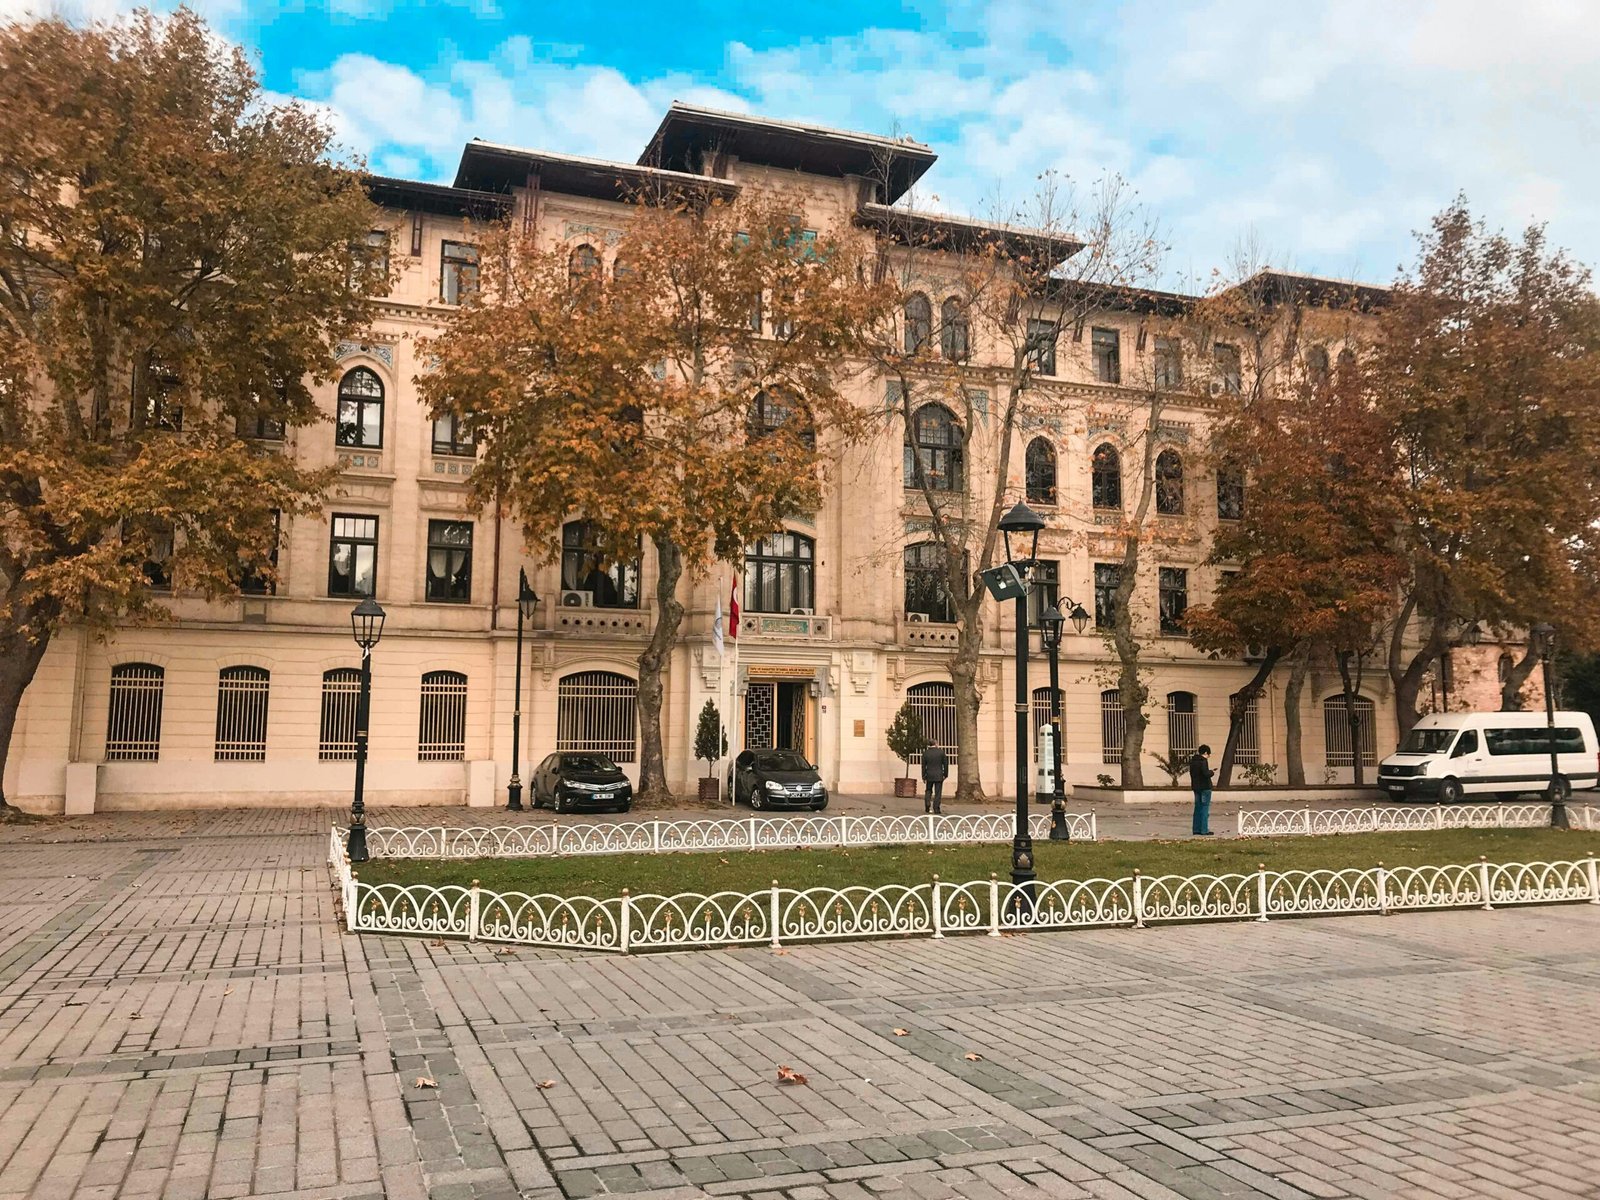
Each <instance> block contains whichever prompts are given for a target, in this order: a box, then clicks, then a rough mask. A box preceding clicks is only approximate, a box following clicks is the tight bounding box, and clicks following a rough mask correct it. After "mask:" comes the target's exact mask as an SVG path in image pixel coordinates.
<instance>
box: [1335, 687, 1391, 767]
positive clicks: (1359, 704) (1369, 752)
mask: <svg viewBox="0 0 1600 1200" xmlns="http://www.w3.org/2000/svg"><path fill="white" fill-rule="evenodd" d="M1355 707H1356V724H1357V726H1358V729H1357V732H1356V736H1357V737H1358V738H1359V739H1360V740H1361V765H1362V766H1364V767H1374V766H1377V765H1378V751H1377V745H1378V726H1377V716H1376V708H1375V706H1374V705H1373V703H1372V701H1371V700H1369V699H1367V698H1366V697H1365V696H1357V697H1356V705H1355ZM1322 738H1323V762H1324V763H1325V765H1327V766H1330V767H1353V766H1355V763H1356V755H1355V750H1354V749H1353V748H1352V747H1351V745H1350V717H1349V713H1348V711H1347V710H1346V709H1345V706H1344V697H1343V696H1342V695H1339V696H1329V697H1328V698H1327V699H1326V700H1324V701H1323V702H1322Z"/></svg>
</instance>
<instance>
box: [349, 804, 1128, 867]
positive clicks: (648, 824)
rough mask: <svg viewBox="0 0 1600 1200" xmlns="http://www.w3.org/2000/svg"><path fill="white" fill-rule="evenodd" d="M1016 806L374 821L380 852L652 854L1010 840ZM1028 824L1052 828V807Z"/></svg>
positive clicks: (1089, 835) (1045, 831)
mask: <svg viewBox="0 0 1600 1200" xmlns="http://www.w3.org/2000/svg"><path fill="white" fill-rule="evenodd" d="M1013 820H1014V818H1013V817H1012V815H1011V814H1009V813H963V814H949V815H943V816H932V815H931V814H930V815H920V814H919V815H915V816H911V815H906V816H891V817H750V818H748V819H745V820H709V821H596V822H594V823H592V824H591V823H587V822H576V821H574V822H564V823H552V824H542V825H496V826H490V827H488V828H479V829H450V828H446V827H444V826H434V827H429V828H420V827H412V828H369V829H368V830H367V848H368V850H369V852H370V853H371V854H372V856H373V857H374V858H530V857H539V856H545V855H555V854H648V853H652V852H656V851H669V850H672V851H675V850H785V849H796V848H799V847H819V846H897V845H930V846H933V845H939V846H943V845H966V844H971V843H977V842H1009V841H1010V840H1011V834H1012V829H1013ZM1029 826H1030V828H1031V830H1032V833H1033V836H1034V837H1036V838H1044V837H1047V836H1048V835H1049V833H1050V818H1049V816H1048V815H1035V816H1033V817H1032V818H1031V820H1030V822H1029ZM1067 829H1068V832H1069V833H1070V834H1071V836H1072V840H1073V841H1078V842H1092V841H1094V840H1095V838H1096V835H1097V834H1098V832H1099V826H1098V824H1097V822H1096V821H1095V818H1094V814H1093V813H1068V814H1067Z"/></svg>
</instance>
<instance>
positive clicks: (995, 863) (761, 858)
mask: <svg viewBox="0 0 1600 1200" xmlns="http://www.w3.org/2000/svg"><path fill="white" fill-rule="evenodd" d="M1035 849H1036V853H1037V855H1038V871H1039V877H1040V878H1041V879H1045V880H1056V879H1091V878H1095V877H1098V876H1109V877H1112V878H1116V877H1118V876H1122V875H1128V874H1131V873H1132V872H1133V870H1134V869H1135V868H1137V869H1139V870H1141V871H1143V872H1144V873H1145V874H1146V875H1163V874H1176V875H1201V874H1226V873H1233V872H1244V871H1253V870H1255V869H1256V864H1257V863H1265V864H1266V865H1267V867H1268V869H1269V870H1279V871H1285V870H1314V869H1318V868H1338V867H1371V866H1374V865H1376V864H1377V863H1379V862H1382V863H1384V864H1385V865H1387V866H1405V865H1415V866H1423V865H1433V866H1443V865H1446V864H1451V863H1464V862H1476V861H1477V859H1478V857H1479V856H1480V855H1482V856H1484V857H1486V858H1488V859H1489V860H1490V861H1493V862H1536V861H1552V860H1563V861H1565V860H1572V859H1580V858H1587V857H1589V856H1590V855H1592V854H1600V834H1597V833H1588V832H1576V831H1566V830H1557V829H1507V830H1472V829H1446V830H1438V831H1432V830H1430V831H1426V832H1416V833H1356V834H1337V835H1331V836H1325V837H1281V838H1256V839H1251V840H1236V839H1228V840H1226V841H1222V840H1209V839H1208V840H1201V839H1194V840H1187V839H1186V840H1183V841H1157V842H1074V843H1071V844H1069V845H1063V844H1061V843H1055V842H1047V841H1042V840H1041V841H1039V842H1036V843H1035ZM990 872H996V873H998V874H999V875H1000V877H1001V879H1002V880H1004V879H1007V878H1009V872H1010V847H1009V846H1008V845H1001V844H993V845H983V846H941V847H937V848H929V847H926V846H894V847H882V848H875V849H850V850H762V851H743V850H730V851H723V852H721V853H710V854H699V853H696V854H682V853H668V854H605V855H588V856H582V857H572V858H543V859H537V858H478V859H457V860H453V861H443V862H442V861H436V860H427V859H387V860H384V859H374V860H372V861H371V862H369V863H366V864H364V865H363V866H362V867H360V868H359V870H358V876H359V878H360V879H361V881H362V882H364V883H428V884H459V885H462V886H466V885H468V884H470V883H471V882H472V881H473V880H474V879H476V880H478V881H479V884H480V885H481V886H482V887H484V888H488V889H490V890H492V891H499V892H512V891H515V892H529V893H540V892H544V893H554V894H558V895H574V896H592V897H595V898H596V899H604V898H607V897H611V896H616V895H618V894H619V893H620V892H621V891H622V889H623V888H625V887H626V888H630V889H631V890H632V892H633V894H634V895H640V894H644V893H650V892H654V893H659V894H665V895H671V894H673V893H677V892H714V891H737V892H748V891H754V890H756V889H759V888H764V887H768V886H770V885H771V883H772V881H773V880H774V879H776V880H778V882H779V883H780V884H781V885H783V886H784V887H789V888H807V887H847V886H851V885H862V884H865V885H869V886H876V885H879V884H885V883H905V884H915V883H926V882H927V881H928V879H929V878H930V877H931V876H932V875H934V874H938V875H939V877H940V878H941V879H944V880H947V881H949V882H967V881H969V880H973V879H987V878H988V876H989V874H990Z"/></svg>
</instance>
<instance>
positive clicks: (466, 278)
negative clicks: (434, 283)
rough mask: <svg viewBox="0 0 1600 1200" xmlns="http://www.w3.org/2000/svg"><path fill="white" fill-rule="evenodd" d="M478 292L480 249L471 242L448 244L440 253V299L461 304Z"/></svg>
mask: <svg viewBox="0 0 1600 1200" xmlns="http://www.w3.org/2000/svg"><path fill="white" fill-rule="evenodd" d="M477 290H478V248H477V247H476V246H474V245H472V244H471V243H469V242H446V243H444V248H443V249H442V251H441V252H440V262H439V299H441V300H443V301H444V302H445V303H446V304H460V303H461V302H462V301H463V300H464V299H466V298H467V297H468V296H470V295H471V294H472V293H473V292H475V291H477Z"/></svg>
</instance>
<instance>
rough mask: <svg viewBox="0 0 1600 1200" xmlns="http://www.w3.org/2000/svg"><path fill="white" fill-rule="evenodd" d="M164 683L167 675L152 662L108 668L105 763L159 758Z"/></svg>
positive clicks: (121, 664) (147, 760) (152, 760)
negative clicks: (109, 695) (109, 688)
mask: <svg viewBox="0 0 1600 1200" xmlns="http://www.w3.org/2000/svg"><path fill="white" fill-rule="evenodd" d="M166 682H167V673H166V672H165V671H164V670H162V669H161V668H160V667H158V666H156V665H155V664H154V663H119V664H118V665H117V666H114V667H112V668H111V697H110V704H109V705H108V706H107V713H106V761H107V762H155V761H156V760H157V759H158V758H160V757H161V702H162V699H163V697H164V694H165V691H166Z"/></svg>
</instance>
